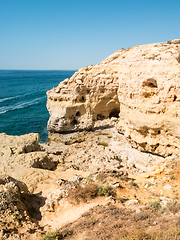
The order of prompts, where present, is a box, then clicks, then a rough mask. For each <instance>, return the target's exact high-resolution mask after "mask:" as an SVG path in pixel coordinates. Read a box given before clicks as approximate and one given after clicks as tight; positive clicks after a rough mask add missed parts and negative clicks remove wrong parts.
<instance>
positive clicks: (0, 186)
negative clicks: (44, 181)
mask: <svg viewBox="0 0 180 240" xmlns="http://www.w3.org/2000/svg"><path fill="white" fill-rule="evenodd" d="M27 192H28V189H27V187H26V185H25V184H24V183H23V182H19V181H18V180H16V179H14V178H12V177H10V176H8V175H3V176H0V239H1V240H5V239H27V238H25V237H24V236H25V235H26V234H29V233H34V232H37V231H40V227H39V225H38V224H37V221H35V219H33V218H31V217H30V215H29V213H30V209H29V208H28V204H27V202H28V201H29V202H32V199H33V198H34V196H33V195H31V194H28V193H27ZM26 195H28V201H26V202H25V201H24V196H26ZM31 215H32V214H31ZM23 237H24V238H23Z"/></svg>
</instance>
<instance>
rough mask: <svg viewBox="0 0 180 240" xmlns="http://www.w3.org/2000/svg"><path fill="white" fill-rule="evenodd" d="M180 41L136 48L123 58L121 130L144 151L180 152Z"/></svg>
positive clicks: (120, 99) (120, 60) (119, 127)
mask: <svg viewBox="0 0 180 240" xmlns="http://www.w3.org/2000/svg"><path fill="white" fill-rule="evenodd" d="M179 56H180V40H173V41H168V43H158V44H149V45H144V46H136V47H132V48H131V49H129V50H127V51H126V52H124V54H122V56H121V58H119V67H120V69H121V72H119V90H118V98H119V101H120V104H121V107H120V109H121V113H120V121H119V123H118V129H119V131H120V132H123V133H124V134H125V136H126V137H127V138H128V140H129V141H130V142H131V143H132V144H133V146H135V147H138V149H140V150H141V151H147V152H152V153H155V154H159V155H162V156H168V155H171V154H172V153H177V154H178V153H179V150H180V112H179V109H180V61H179Z"/></svg>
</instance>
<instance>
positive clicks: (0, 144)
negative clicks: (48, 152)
mask: <svg viewBox="0 0 180 240" xmlns="http://www.w3.org/2000/svg"><path fill="white" fill-rule="evenodd" d="M39 139H40V136H39V134H38V133H30V134H25V135H21V136H10V135H7V134H5V133H0V157H3V158H4V157H9V156H12V155H14V154H21V153H28V152H33V151H37V150H39V149H40V147H39Z"/></svg>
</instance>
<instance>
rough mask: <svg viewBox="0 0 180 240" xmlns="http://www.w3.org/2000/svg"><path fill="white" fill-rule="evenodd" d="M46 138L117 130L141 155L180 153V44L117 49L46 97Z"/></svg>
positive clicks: (80, 71)
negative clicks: (59, 134) (52, 134)
mask: <svg viewBox="0 0 180 240" xmlns="http://www.w3.org/2000/svg"><path fill="white" fill-rule="evenodd" d="M47 96H48V100H47V109H48V111H49V113H50V118H49V121H48V130H49V131H50V132H59V133H65V132H75V131H82V130H94V129H98V128H106V127H112V126H114V125H115V126H116V128H117V129H118V131H119V132H120V133H123V134H124V135H125V136H126V138H127V139H128V140H129V141H130V142H131V144H132V145H133V146H134V147H136V148H138V149H139V150H141V151H145V152H151V153H154V154H158V155H161V156H165V157H166V156H169V155H172V154H173V153H174V154H178V153H179V151H180V112H179V107H180V40H178V39H176V40H171V41H168V42H166V43H156V44H147V45H142V46H134V47H131V48H129V49H121V50H118V51H116V52H115V53H114V54H112V55H111V56H109V57H108V58H106V59H105V60H103V61H102V62H101V63H100V64H97V65H95V66H89V67H86V68H82V69H80V70H79V71H78V72H76V73H75V74H74V75H73V76H72V77H71V78H70V79H66V80H64V81H63V82H61V83H60V84H59V85H58V86H57V87H56V88H53V89H52V90H50V91H48V92H47Z"/></svg>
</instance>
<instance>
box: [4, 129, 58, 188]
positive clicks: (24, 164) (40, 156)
mask: <svg viewBox="0 0 180 240" xmlns="http://www.w3.org/2000/svg"><path fill="white" fill-rule="evenodd" d="M58 161H59V158H58V156H54V155H53V154H49V153H47V152H44V151H41V148H40V145H39V134H37V133H30V134H26V135H22V136H8V135H6V134H5V133H1V134H0V175H1V174H7V175H10V176H11V177H13V178H15V179H18V180H19V181H23V182H25V183H26V184H27V186H28V188H29V190H30V191H33V189H34V187H35V186H36V184H37V182H38V181H40V180H42V179H44V178H47V177H48V176H50V175H51V172H50V171H47V170H54V168H56V165H57V164H58ZM1 180H2V179H0V184H1ZM10 180H12V179H10ZM15 183H16V182H15ZM16 184H17V183H16ZM19 184H20V182H19V183H18V186H19ZM21 185H22V184H21ZM21 187H23V186H21Z"/></svg>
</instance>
